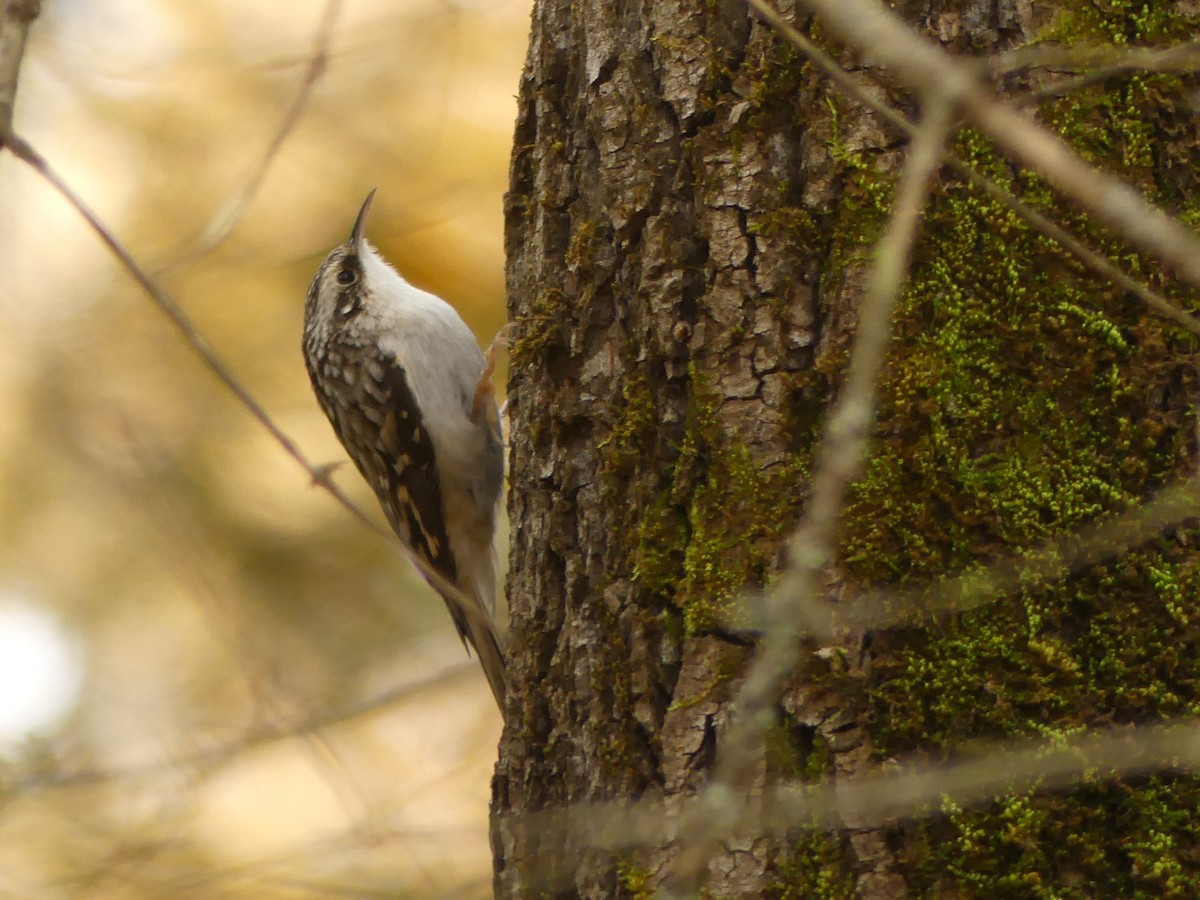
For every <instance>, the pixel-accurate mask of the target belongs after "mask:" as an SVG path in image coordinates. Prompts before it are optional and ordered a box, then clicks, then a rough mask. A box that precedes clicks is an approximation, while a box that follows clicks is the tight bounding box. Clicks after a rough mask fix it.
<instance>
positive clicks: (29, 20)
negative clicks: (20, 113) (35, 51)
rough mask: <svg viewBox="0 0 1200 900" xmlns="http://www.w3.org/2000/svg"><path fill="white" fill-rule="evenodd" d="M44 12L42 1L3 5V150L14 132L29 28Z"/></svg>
mask: <svg viewBox="0 0 1200 900" xmlns="http://www.w3.org/2000/svg"><path fill="white" fill-rule="evenodd" d="M41 12H42V4H41V0H5V2H2V3H0V147H3V146H4V141H3V138H4V135H6V134H8V133H9V132H10V131H12V122H13V111H14V109H15V108H16V103H17V81H18V80H19V79H20V76H21V60H22V59H23V58H24V56H25V44H26V42H27V41H28V39H29V29H30V27H31V26H32V25H33V23H34V20H35V19H37V17H38V16H39V15H41Z"/></svg>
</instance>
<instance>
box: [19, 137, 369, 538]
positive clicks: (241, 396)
mask: <svg viewBox="0 0 1200 900" xmlns="http://www.w3.org/2000/svg"><path fill="white" fill-rule="evenodd" d="M3 143H4V144H5V145H6V146H7V147H8V149H9V150H11V151H12V153H13V155H14V156H16V157H18V158H19V159H21V160H23V161H24V162H25V163H27V164H28V165H29V166H30V167H31V168H33V170H34V171H36V172H37V173H38V174H39V175H41V176H42V177H43V178H45V179H46V181H48V182H49V183H50V184H51V185H52V186H53V187H54V189H55V190H56V191H58V193H59V194H60V195H62V197H63V198H64V199H65V200H66V201H67V202H68V203H70V204H71V206H73V207H74V208H75V210H76V212H78V213H79V215H81V216H82V217H83V218H84V220H85V221H86V222H87V223H88V225H89V226H90V227H91V229H92V231H93V232H95V234H96V236H97V237H99V238H100V240H101V241H102V242H103V243H104V245H105V246H107V247H108V249H109V250H110V251H112V254H113V255H114V256H115V257H116V258H117V259H118V260H119V261H120V262H121V265H122V266H124V267H125V269H126V271H128V272H129V274H130V275H131V276H132V277H133V280H134V281H136V282H137V283H138V284H139V285H140V286H141V288H142V290H144V291H145V292H146V294H147V295H148V296H149V297H150V299H151V300H153V301H154V303H155V305H156V306H158V308H159V309H160V310H162V311H163V312H164V313H166V316H167V318H168V319H170V321H171V324H172V325H174V326H175V330H176V331H178V332H179V333H180V334H181V335H182V336H183V339H184V340H185V341H187V343H188V344H189V345H191V347H192V349H194V350H195V351H196V353H197V355H199V357H200V359H201V360H202V361H203V362H204V365H205V366H206V367H207V368H208V369H209V371H211V372H212V373H213V374H214V375H216V376H217V378H218V379H219V380H220V381H221V383H222V384H224V385H225V387H227V388H228V389H229V390H230V391H231V392H232V393H233V395H234V396H235V397H237V398H238V400H239V401H240V402H241V404H242V406H244V407H245V408H246V409H247V410H249V412H250V415H251V416H253V417H254V419H255V420H256V421H257V422H258V423H259V424H260V425H262V426H263V428H265V429H266V430H267V431H268V432H269V433H270V434H271V436H272V437H273V438H275V440H276V441H277V442H278V443H279V445H280V446H281V447H283V449H284V450H285V451H286V452H287V454H288V455H289V456H290V457H292V459H294V460H295V461H296V462H297V463H299V464H300V466H301V467H302V468H303V469H304V470H305V471H307V472H308V474H309V477H310V478H311V479H312V483H313V484H315V485H317V486H318V487H321V488H323V489H324V490H326V491H328V492H329V493H330V494H331V495H333V497H334V498H335V499H336V500H337V501H338V502H339V503H341V504H342V505H343V506H344V507H346V509H348V510H350V512H351V513H352V514H353V515H354V516H355V517H356V518H357V519H358V520H359V521H361V522H362V523H363V524H364V525H366V526H367V527H368V528H370V529H372V530H373V531H375V532H377V533H379V534H381V535H385V536H387V535H388V532H386V531H384V530H383V529H382V528H380V527H379V526H378V525H377V524H375V522H374V521H373V520H372V519H371V518H370V517H369V516H367V514H366V513H364V512H363V511H362V510H361V509H359V508H358V507H357V506H356V505H355V504H354V501H352V500H351V499H350V498H349V497H347V496H346V495H345V493H343V492H342V489H341V488H339V487H338V486H337V485H336V484H334V482H333V481H332V479H330V477H329V467H328V466H318V465H316V464H314V463H312V462H310V461H309V459H308V458H307V457H306V456H305V455H304V454H303V453H302V452H301V450H300V448H299V447H298V446H297V445H296V443H295V442H294V441H293V440H292V439H291V438H290V437H288V436H287V434H285V433H284V431H283V430H282V429H281V428H280V427H279V426H278V425H276V424H275V422H274V420H273V419H272V418H271V417H270V416H269V415H268V414H267V411H266V410H265V409H264V408H263V407H262V405H261V404H260V403H259V402H258V401H257V400H255V399H254V397H253V396H251V394H250V392H249V391H248V390H247V389H246V387H245V386H244V385H243V384H242V383H241V382H240V381H238V379H237V377H236V376H234V374H233V372H232V371H231V370H230V368H229V367H228V366H227V365H226V364H225V362H224V361H223V360H222V359H221V358H220V357H219V356H218V355H217V353H216V351H215V350H213V348H212V347H211V346H209V344H208V341H206V340H205V339H204V337H203V335H201V334H200V332H199V331H197V329H196V326H195V325H193V324H192V321H191V319H189V318H188V317H187V313H185V312H184V311H183V309H182V308H180V306H179V304H177V303H176V302H175V301H174V300H173V299H172V298H171V296H170V295H169V294H168V293H167V292H166V290H164V289H163V288H162V287H161V286H160V285H159V284H158V282H157V281H155V280H154V279H153V278H152V277H151V276H150V275H149V274H147V272H146V271H145V269H143V268H142V267H141V266H140V265H138V263H137V261H136V260H135V259H134V258H133V256H131V255H130V253H129V251H128V250H126V249H125V247H124V245H123V244H122V243H121V242H120V241H119V240H117V238H116V237H115V236H114V235H113V233H112V232H111V231H109V230H108V227H107V226H106V225H105V224H104V223H103V222H101V221H100V219H99V218H98V217H97V216H96V214H95V213H94V212H93V211H92V209H91V208H90V207H89V206H88V205H87V204H86V203H84V202H83V199H82V198H81V197H80V196H79V195H78V194H76V193H75V191H73V190H72V189H71V187H70V186H69V185H68V184H67V183H66V182H65V181H64V180H63V179H62V176H60V175H59V174H58V173H57V172H56V171H54V169H52V168H51V167H50V165H49V163H47V162H46V160H45V158H43V157H42V155H41V154H40V153H38V152H37V151H36V150H35V149H34V148H33V147H32V146H30V145H29V144H28V143H26V141H25V140H24V139H23V138H21V137H19V136H18V135H17V134H15V133H14V132H12V131H11V130H10V131H9V132H8V133H7V134H5V135H4V136H3Z"/></svg>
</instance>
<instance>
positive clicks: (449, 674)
mask: <svg viewBox="0 0 1200 900" xmlns="http://www.w3.org/2000/svg"><path fill="white" fill-rule="evenodd" d="M474 671H475V663H474V662H472V661H471V660H470V659H467V658H465V657H464V658H463V659H462V660H461V661H458V660H456V661H455V662H452V663H449V664H448V665H445V666H443V667H441V668H438V669H435V670H433V671H427V672H424V673H423V674H422V675H421V676H420V677H419V678H413V679H410V680H408V681H405V682H402V683H401V684H397V685H396V686H394V687H392V688H389V689H388V690H386V691H382V692H381V693H379V694H376V695H374V696H371V697H367V698H366V699H364V700H361V701H359V702H357V703H348V704H345V705H344V706H339V707H338V708H336V709H331V710H323V711H319V712H315V713H312V714H310V715H308V716H306V717H304V718H303V719H298V720H294V721H287V722H280V723H274V724H271V723H264V724H260V725H258V726H257V727H255V728H252V729H250V730H249V731H247V732H246V733H245V734H243V735H242V736H241V737H239V738H237V739H236V740H232V741H229V742H227V743H223V744H221V745H219V746H216V747H210V748H208V749H202V750H196V751H194V752H190V753H184V754H181V755H178V756H172V757H170V758H168V759H164V760H161V761H158V762H149V763H131V764H129V765H125V766H117V767H109V768H103V769H79V770H76V771H73V772H60V771H54V770H49V771H38V772H34V773H32V774H31V775H30V776H29V777H28V778H27V779H26V780H24V781H20V782H18V783H16V784H10V785H6V789H7V797H8V799H17V798H18V797H20V796H24V795H27V794H31V793H35V792H40V791H57V790H64V789H67V788H83V787H93V786H95V785H104V784H114V783H122V782H124V783H129V782H132V781H134V780H145V779H152V778H160V777H166V776H171V775H174V774H175V773H178V772H181V771H183V772H202V773H205V774H211V773H212V772H214V771H218V770H220V769H221V768H223V767H224V766H227V765H229V764H230V763H232V762H233V761H234V760H236V759H237V758H239V757H240V756H241V755H242V754H244V753H245V752H246V751H248V750H253V749H256V748H258V747H263V746H266V745H269V744H274V743H278V742H280V741H289V740H294V739H297V738H306V737H307V736H309V735H314V734H319V733H321V732H324V731H328V730H330V729H332V728H336V727H338V726H340V725H345V724H347V723H350V722H352V721H354V720H356V719H361V718H366V717H369V716H372V715H375V714H377V713H380V712H383V711H384V710H386V709H388V708H390V707H392V706H395V705H397V704H400V703H403V702H405V701H406V700H410V699H412V698H414V697H419V696H422V695H423V694H425V693H427V692H428V691H429V690H431V689H433V688H438V687H442V686H445V685H448V684H452V683H454V682H456V681H458V680H459V679H461V678H463V677H465V676H466V675H467V674H469V673H471V672H474Z"/></svg>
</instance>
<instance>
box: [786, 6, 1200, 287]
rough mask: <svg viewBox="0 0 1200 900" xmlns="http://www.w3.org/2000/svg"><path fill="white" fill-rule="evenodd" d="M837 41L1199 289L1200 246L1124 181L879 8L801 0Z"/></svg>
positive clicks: (1191, 234) (972, 71)
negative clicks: (946, 107) (940, 104)
mask: <svg viewBox="0 0 1200 900" xmlns="http://www.w3.org/2000/svg"><path fill="white" fill-rule="evenodd" d="M803 3H804V5H805V6H807V7H808V8H809V9H811V10H812V11H813V12H815V13H817V14H818V15H819V16H820V17H821V20H822V22H823V23H824V25H825V27H827V28H828V29H829V31H830V33H831V34H833V35H835V36H836V37H838V38H839V39H841V40H843V41H845V42H846V43H847V44H848V45H850V46H851V47H854V48H855V49H857V50H858V51H859V52H860V53H863V54H864V55H865V56H867V57H869V58H871V59H872V60H873V61H874V62H875V63H877V64H879V65H880V66H882V67H883V68H884V69H886V70H887V71H888V72H890V73H891V74H892V75H894V76H895V77H896V78H897V79H899V80H900V81H901V82H902V83H904V84H905V85H907V86H908V87H909V88H910V89H911V90H913V91H915V92H917V93H918V94H920V95H921V96H936V97H940V98H942V99H943V100H944V101H945V102H947V103H950V104H952V105H953V106H954V107H955V108H956V110H957V111H959V112H961V113H962V114H963V115H964V116H966V118H967V119H968V120H970V121H971V122H972V123H973V124H974V125H975V126H976V127H977V128H978V129H979V130H980V131H982V132H983V133H984V134H986V135H987V136H988V137H990V138H991V139H992V141H993V142H994V143H995V144H996V146H997V147H998V148H999V149H1000V150H1002V151H1003V152H1004V153H1006V154H1007V155H1008V156H1010V157H1012V158H1013V159H1014V160H1016V161H1018V162H1020V163H1021V164H1022V165H1025V166H1027V167H1028V168H1030V169H1032V170H1033V171H1035V172H1038V173H1039V174H1040V175H1042V176H1043V177H1045V178H1046V179H1047V180H1048V181H1050V182H1051V183H1052V184H1053V185H1054V186H1055V187H1056V188H1058V190H1059V191H1061V192H1062V193H1063V194H1065V195H1066V196H1067V197H1069V198H1070V199H1072V200H1074V201H1075V202H1076V203H1077V204H1079V205H1080V206H1081V207H1082V208H1083V209H1084V210H1086V211H1087V212H1088V213H1090V214H1091V215H1092V216H1094V217H1095V218H1096V219H1097V220H1098V221H1100V222H1102V223H1104V224H1105V225H1107V226H1108V228H1109V229H1110V230H1111V231H1113V233H1114V234H1117V235H1120V236H1121V237H1123V238H1124V239H1125V240H1126V241H1128V242H1129V243H1130V244H1131V245H1132V246H1134V247H1138V248H1139V249H1141V250H1144V251H1146V252H1147V253H1150V254H1151V255H1153V256H1156V257H1157V258H1158V259H1159V260H1160V261H1161V262H1163V263H1165V264H1166V265H1168V266H1171V267H1172V268H1174V269H1175V271H1176V272H1177V273H1178V274H1179V276H1180V277H1181V278H1183V279H1185V280H1186V281H1188V282H1189V283H1190V284H1192V285H1193V286H1197V287H1200V239H1198V238H1197V237H1196V235H1195V234H1194V233H1193V232H1192V231H1191V230H1190V229H1188V228H1186V227H1185V226H1184V225H1182V224H1181V223H1180V222H1178V221H1177V220H1175V219H1173V218H1172V217H1170V216H1168V215H1167V214H1166V213H1164V212H1162V211H1161V210H1160V209H1158V208H1157V207H1155V206H1154V205H1153V204H1151V203H1149V202H1147V201H1146V200H1145V199H1144V198H1143V197H1142V196H1141V195H1140V194H1138V193H1137V191H1135V190H1134V189H1133V188H1132V187H1130V186H1129V185H1128V184H1126V183H1125V182H1124V181H1123V180H1121V179H1120V178H1117V177H1115V176H1113V175H1110V174H1108V173H1107V172H1104V171H1103V170H1101V169H1098V168H1096V167H1095V166H1091V165H1088V164H1087V163H1085V162H1084V161H1083V160H1082V159H1080V158H1079V156H1078V155H1077V154H1076V153H1075V152H1074V151H1073V150H1071V148H1070V147H1068V146H1067V144H1066V143H1065V142H1064V141H1063V140H1062V139H1061V138H1060V137H1058V136H1057V135H1055V134H1053V133H1052V132H1050V131H1049V130H1047V129H1046V128H1043V127H1042V126H1041V125H1038V124H1037V123H1036V122H1034V121H1032V120H1031V119H1030V118H1029V117H1028V116H1027V115H1026V114H1024V113H1022V112H1020V111H1019V110H1017V109H1016V108H1014V107H1013V106H1012V105H1010V104H1007V103H1004V102H1002V101H1001V100H1000V99H999V98H997V96H996V95H995V94H994V93H993V92H992V91H991V90H990V89H989V88H988V87H987V86H986V85H985V84H983V83H982V82H981V81H980V79H979V78H978V77H977V72H976V68H975V67H974V66H972V65H971V64H969V63H964V62H959V61H957V60H955V59H954V58H953V57H951V56H950V55H949V54H947V53H945V52H944V51H942V50H941V49H939V48H938V47H936V46H934V45H933V44H932V43H930V42H929V41H927V40H925V39H923V38H921V37H919V36H918V35H916V34H915V33H913V31H912V29H910V28H909V27H908V26H907V25H906V24H905V23H904V21H903V20H902V19H900V18H899V17H898V16H896V15H895V14H894V13H892V12H890V11H888V10H886V9H885V8H884V7H883V6H881V5H880V4H878V3H876V2H873V0H803Z"/></svg>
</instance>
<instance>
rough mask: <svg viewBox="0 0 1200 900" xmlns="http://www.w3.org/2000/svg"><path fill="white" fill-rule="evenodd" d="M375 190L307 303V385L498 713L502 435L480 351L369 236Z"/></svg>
mask: <svg viewBox="0 0 1200 900" xmlns="http://www.w3.org/2000/svg"><path fill="white" fill-rule="evenodd" d="M374 197H375V191H374V190H372V191H371V192H370V193H369V194H368V195H367V198H366V200H365V201H363V204H362V207H361V208H360V209H359V212H358V216H357V218H356V219H355V221H354V227H353V228H352V229H351V231H350V237H349V239H348V240H347V241H346V242H345V243H343V244H340V245H338V246H337V247H334V248H333V250H331V251H330V252H329V255H328V256H326V257H325V260H324V261H323V262H322V263H321V265H320V268H318V269H317V273H316V275H315V276H314V277H313V280H312V283H311V285H310V286H309V289H308V296H307V299H306V301H305V305H304V336H303V350H304V361H305V366H306V368H307V370H308V375H309V379H310V380H311V382H312V387H313V391H314V392H315V393H316V395H317V400H318V402H319V403H320V406H321V408H322V410H324V412H325V415H326V417H327V418H328V419H329V422H330V424H331V425H332V426H333V430H334V432H335V433H336V434H337V437H338V440H340V441H341V443H342V446H343V447H344V448H345V450H346V453H347V454H348V455H349V457H350V459H351V460H352V461H353V462H354V465H355V467H356V468H357V469H358V471H359V473H361V475H362V476H363V478H365V479H366V481H367V483H368V484H369V485H370V486H371V488H372V490H373V491H374V492H375V496H376V498H378V500H379V503H380V506H382V508H383V512H384V515H385V516H386V517H387V520H388V523H389V524H390V525H391V527H392V530H393V531H394V532H395V533H396V535H397V537H399V538H400V541H401V543H402V544H403V545H404V546H405V547H406V548H407V549H408V551H409V554H410V556H411V557H412V558H413V559H414V562H415V563H416V565H417V568H418V570H419V571H420V572H421V574H422V575H423V576H424V577H425V580H426V581H428V582H429V583H430V585H431V586H432V587H433V588H434V590H436V591H437V593H438V594H440V595H441V597H442V599H443V600H444V601H445V603H446V606H447V607H448V608H449V610H450V616H451V618H452V619H453V620H454V625H455V628H457V630H458V635H459V637H460V638H461V639H462V641H463V644H464V646H466V647H467V649H468V652H469V651H470V650H474V651H475V654H476V656H477V657H478V658H479V662H480V664H481V665H482V667H483V671H484V675H485V676H486V677H487V681H488V684H489V686H490V687H491V690H492V694H493V696H494V697H495V699H496V703H497V705H498V706H499V707H500V710H501V712H502V713H503V711H504V701H505V694H506V686H507V679H506V671H505V670H506V662H505V653H504V648H503V644H502V643H501V640H500V637H499V635H498V633H497V628H496V622H495V605H496V602H495V598H496V554H495V551H494V548H493V541H494V537H495V532H496V511H497V506H498V503H499V499H500V493H501V488H502V484H503V478H504V445H503V437H502V434H501V428H500V418H499V413H498V411H497V408H496V401H495V395H494V392H493V390H492V386H491V374H492V370H493V368H494V352H495V343H493V345H492V346H490V347H489V349H488V353H487V354H486V355H485V353H484V352H483V351H481V350H480V347H479V343H478V342H477V341H476V339H475V335H474V334H473V333H472V331H471V329H470V328H469V327H468V326H467V324H466V323H465V322H464V321H463V319H462V317H461V316H460V315H459V314H458V312H457V311H456V310H455V309H454V307H452V306H451V305H450V304H449V303H447V302H446V301H445V300H443V299H441V298H440V297H438V296H436V295H434V294H431V293H429V292H428V291H424V290H421V289H420V288H417V287H414V286H413V285H411V284H409V282H408V281H406V280H405V279H404V277H403V276H401V275H400V273H399V272H397V271H396V269H395V268H393V267H392V266H391V265H390V264H389V263H388V262H387V261H386V260H385V259H384V258H383V257H382V256H381V255H380V253H379V251H378V250H376V249H375V247H373V246H372V245H371V244H370V243H369V242H368V241H367V239H366V227H367V218H368V215H369V214H370V210H371V201H372V200H373V199H374Z"/></svg>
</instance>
